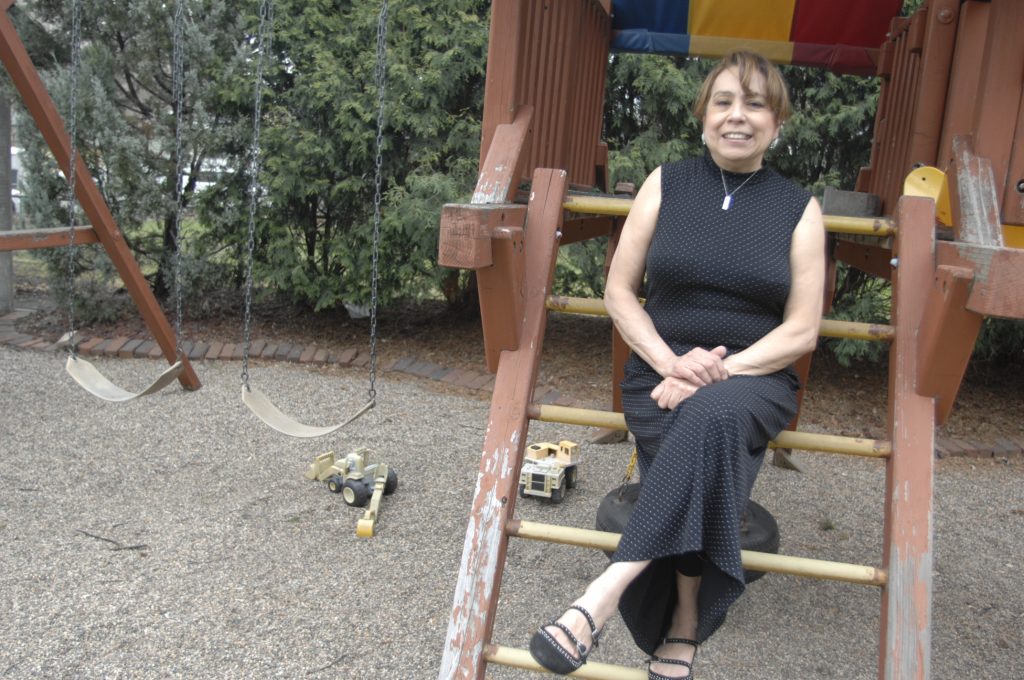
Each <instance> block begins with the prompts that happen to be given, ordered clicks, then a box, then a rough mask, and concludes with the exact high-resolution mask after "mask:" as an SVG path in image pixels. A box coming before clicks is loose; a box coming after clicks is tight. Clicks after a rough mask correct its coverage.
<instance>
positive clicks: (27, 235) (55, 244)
mask: <svg viewBox="0 0 1024 680" xmlns="http://www.w3.org/2000/svg"><path fill="white" fill-rule="evenodd" d="M69 233H70V232H69V230H68V228H67V227H57V228H54V229H19V230H18V231H4V232H0V252H4V251H9V250H36V249H40V248H66V247H67V246H68V242H69V241H71V240H74V243H75V245H87V244H89V243H99V242H100V239H99V237H98V236H97V235H96V230H95V229H93V228H92V227H75V229H74V238H73V239H72V237H71V236H70V235H69Z"/></svg>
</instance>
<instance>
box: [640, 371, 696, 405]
mask: <svg viewBox="0 0 1024 680" xmlns="http://www.w3.org/2000/svg"><path fill="white" fill-rule="evenodd" d="M698 389H700V385H695V384H693V383H692V382H690V381H688V380H683V379H682V378H672V377H669V378H665V379H664V380H662V381H661V383H659V384H658V386H657V387H655V388H654V389H653V390H652V391H651V399H653V400H655V401H656V402H658V406H659V407H661V408H663V409H667V410H669V411H671V410H672V409H674V408H675V407H676V406H679V404H681V403H682V402H683V401H684V400H685V399H688V398H689V397H692V396H693V393H694V392H696V391H697V390H698Z"/></svg>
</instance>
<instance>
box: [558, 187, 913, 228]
mask: <svg viewBox="0 0 1024 680" xmlns="http://www.w3.org/2000/svg"><path fill="white" fill-rule="evenodd" d="M562 207H563V208H565V209H566V210H568V211H569V212H573V213H587V214H589V215H615V216H619V217H624V216H626V215H628V214H629V210H630V208H632V207H633V199H632V198H611V197H608V196H569V197H568V198H567V199H566V200H565V203H563V204H562ZM824 218H825V229H827V230H828V231H830V232H832V233H834V234H860V235H862V236H879V237H886V236H892V235H893V234H895V233H896V228H895V227H894V226H893V224H892V220H890V219H888V218H884V217H846V216H844V215H825V216H824Z"/></svg>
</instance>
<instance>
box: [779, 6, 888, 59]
mask: <svg viewBox="0 0 1024 680" xmlns="http://www.w3.org/2000/svg"><path fill="white" fill-rule="evenodd" d="M902 6H903V0H857V2H837V1H836V0H797V3H796V12H795V14H794V15H793V30H792V33H791V34H790V40H792V41H793V42H795V43H806V44H808V45H861V46H863V47H880V46H881V45H882V42H883V41H884V40H885V34H886V33H887V32H888V31H889V20H890V19H891V18H892V17H894V16H897V15H898V14H899V13H900V8H901V7H902ZM794 59H795V56H794Z"/></svg>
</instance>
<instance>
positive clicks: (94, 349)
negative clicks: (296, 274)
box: [0, 309, 1024, 459]
mask: <svg viewBox="0 0 1024 680" xmlns="http://www.w3.org/2000/svg"><path fill="white" fill-rule="evenodd" d="M32 313H33V310H26V309H16V310H15V311H13V312H10V313H8V314H5V315H4V316H0V345H8V346H11V347H15V348H18V349H32V350H38V351H44V352H53V351H56V350H57V349H58V348H59V346H58V344H57V343H56V342H54V341H51V340H47V339H46V338H42V337H38V336H32V335H25V334H23V333H19V332H18V331H17V330H15V328H14V322H15V321H18V320H20V319H24V318H26V317H28V316H30V315H31V314H32ZM182 350H183V351H184V352H185V354H187V355H188V358H189V360H190V361H203V360H222V359H223V360H240V359H241V358H242V350H243V347H242V345H240V344H237V343H224V342H209V343H206V342H191V341H186V342H184V343H182ZM78 351H79V354H82V355H83V356H105V357H120V358H129V357H137V358H144V359H146V358H148V359H156V358H159V357H161V356H163V352H162V351H161V350H160V348H159V347H158V346H157V344H156V343H155V342H154V341H153V340H152V339H151V338H150V337H149V335H148V334H146V333H139V334H136V335H134V336H131V337H126V336H121V337H116V338H102V337H85V338H84V340H83V341H82V342H81V343H79V345H78ZM249 355H250V356H251V357H252V358H254V359H272V360H277V361H290V362H294V363H300V364H312V365H336V366H355V367H365V366H368V365H369V364H370V354H369V352H366V351H363V350H359V349H354V348H348V349H344V350H341V351H340V352H331V351H328V350H326V349H324V348H321V347H317V346H316V345H292V344H287V343H273V342H271V341H269V340H265V339H262V338H260V339H256V340H253V341H252V345H251V347H250V349H249ZM381 369H382V370H384V371H389V372H393V373H404V374H406V375H412V376H415V377H417V378H423V379H427V380H436V381H439V382H443V383H448V384H450V385H454V386H456V387H462V388H465V389H470V390H477V391H484V392H490V391H492V390H493V389H494V375H493V374H491V373H480V372H478V371H474V370H471V369H458V368H446V367H444V366H440V365H438V364H435V363H432V362H430V361H424V360H421V359H417V358H416V357H401V358H399V359H395V360H392V361H389V362H386V363H384V364H382V365H381ZM534 401H536V402H537V403H540V404H554V405H557V406H574V405H576V402H574V401H573V400H572V399H570V398H568V397H566V396H565V395H562V394H561V393H559V392H558V390H555V389H554V388H551V387H547V386H544V385H537V387H536V388H534ZM954 456H956V457H965V458H1003V457H1010V456H1022V457H1024V437H999V438H997V439H996V441H995V442H992V443H985V442H978V441H974V440H964V439H958V438H954V437H942V438H938V437H937V438H936V440H935V457H936V458H940V459H941V458H948V457H954Z"/></svg>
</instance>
